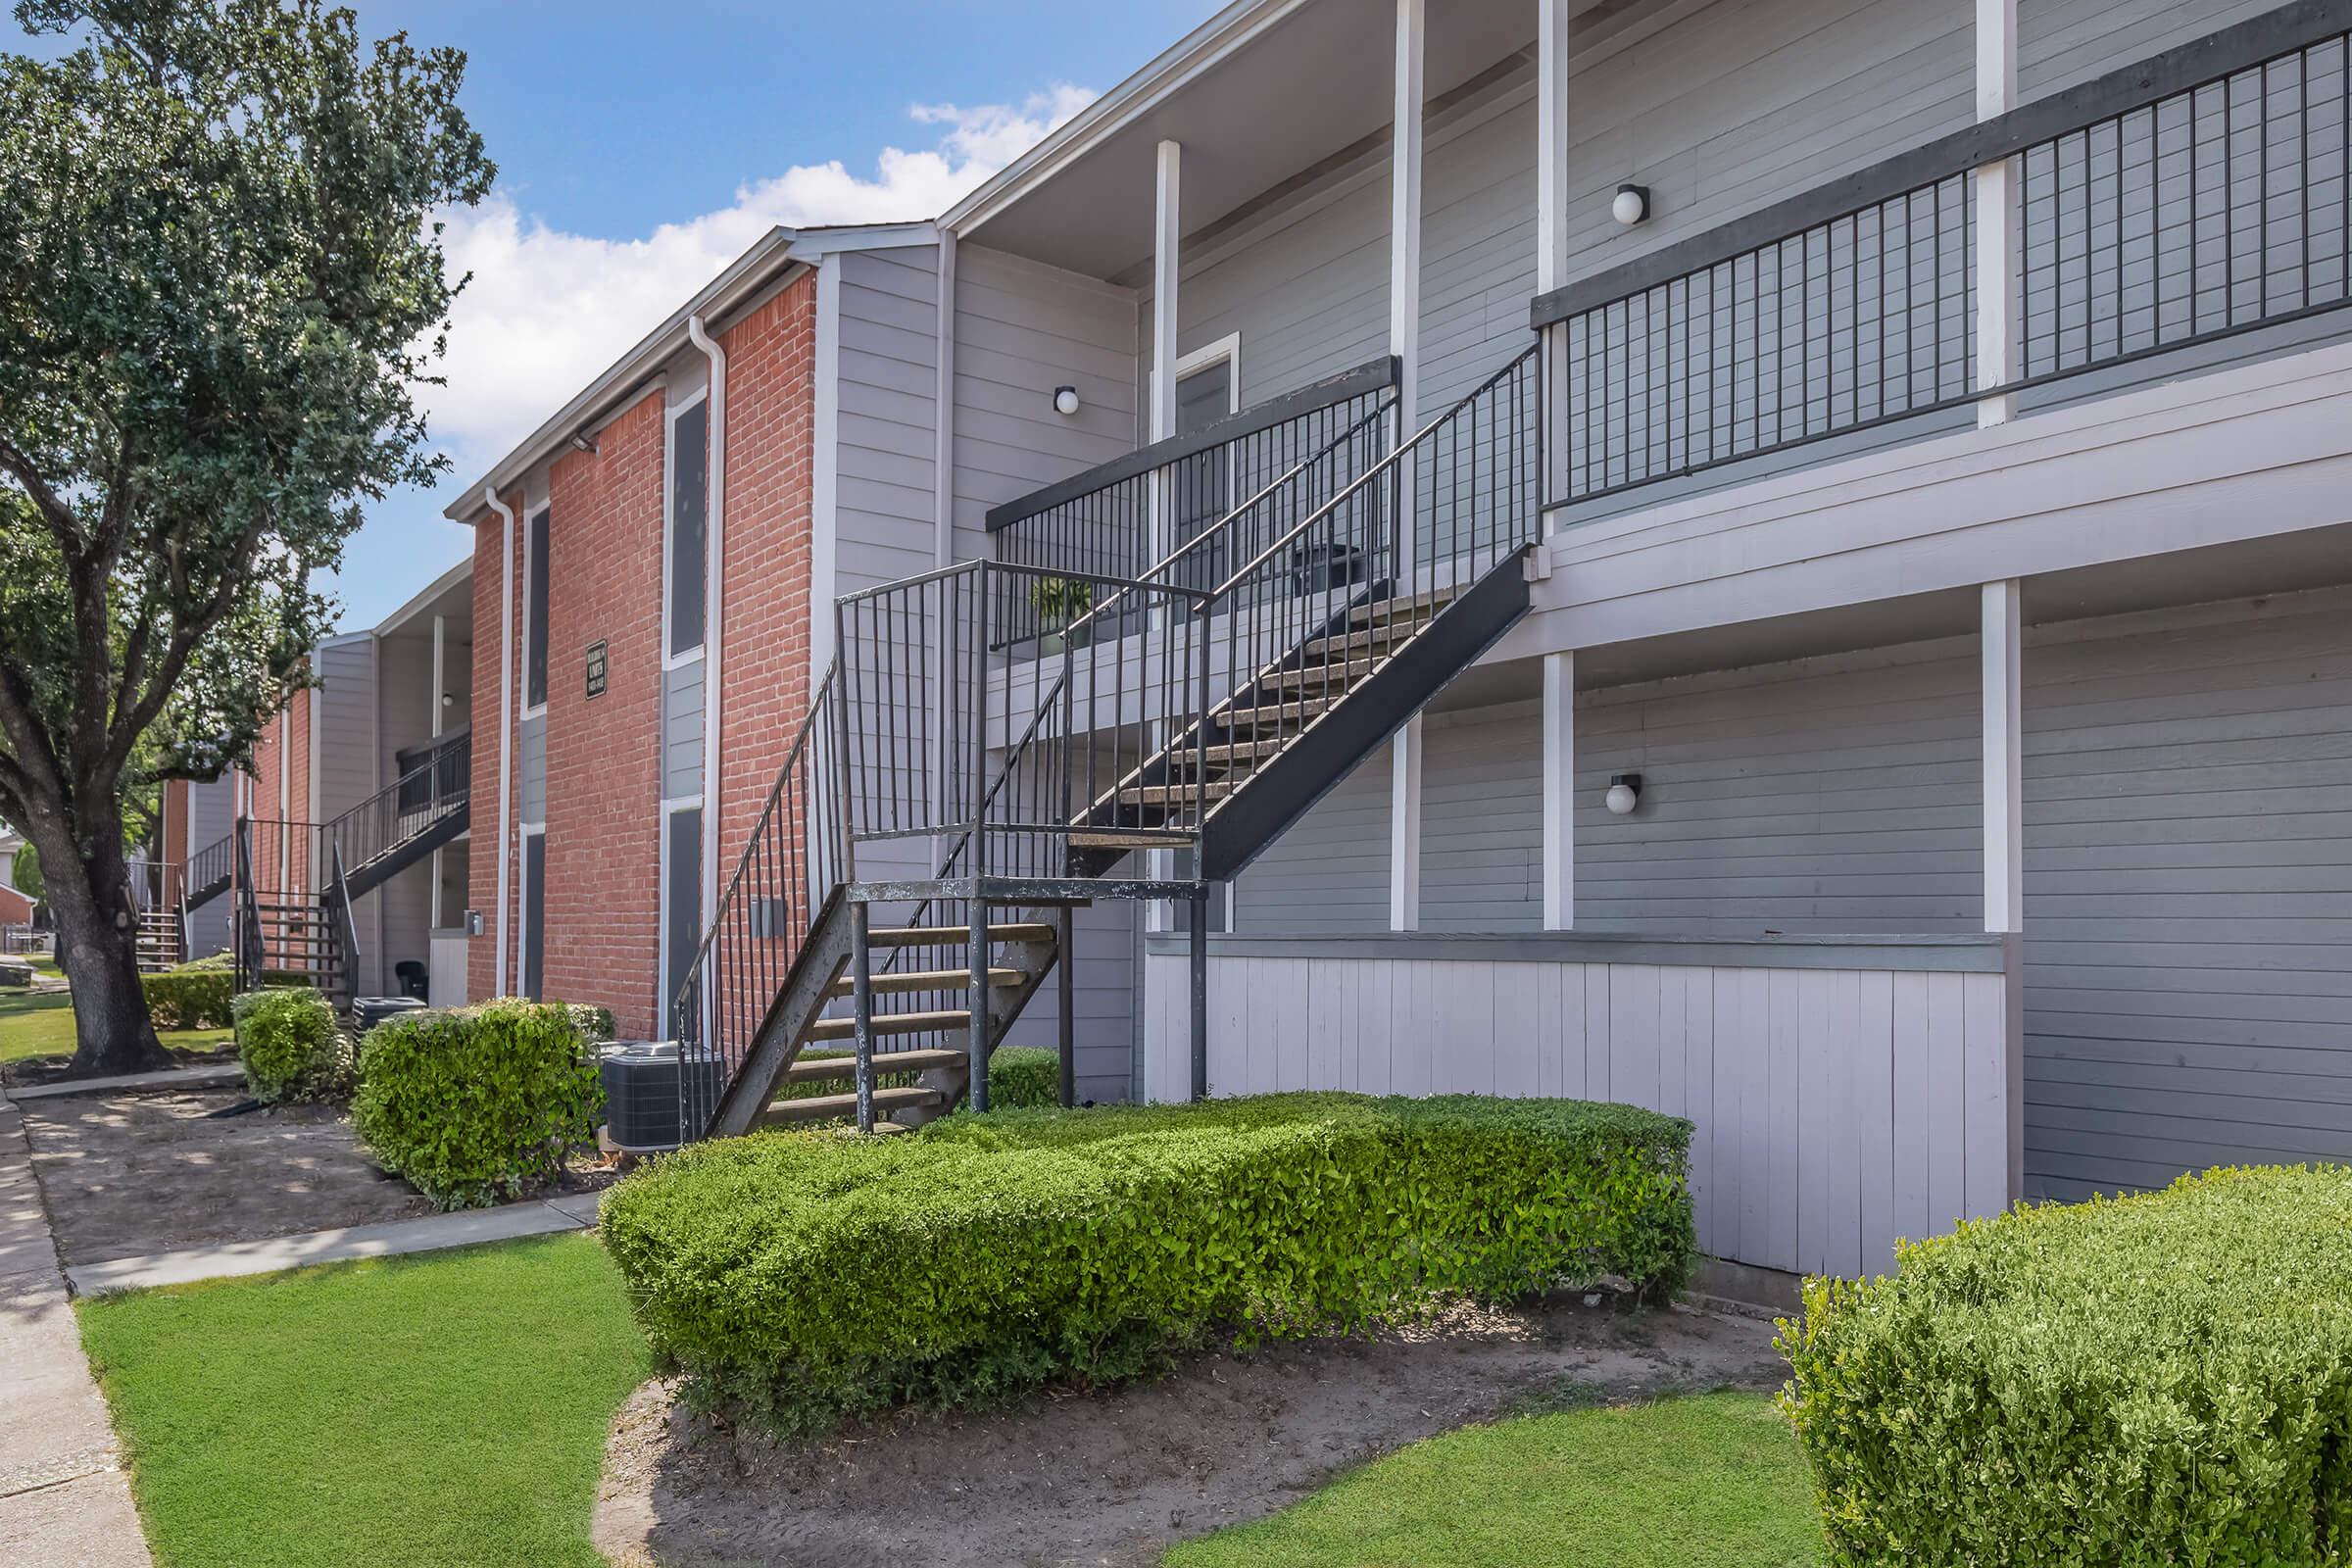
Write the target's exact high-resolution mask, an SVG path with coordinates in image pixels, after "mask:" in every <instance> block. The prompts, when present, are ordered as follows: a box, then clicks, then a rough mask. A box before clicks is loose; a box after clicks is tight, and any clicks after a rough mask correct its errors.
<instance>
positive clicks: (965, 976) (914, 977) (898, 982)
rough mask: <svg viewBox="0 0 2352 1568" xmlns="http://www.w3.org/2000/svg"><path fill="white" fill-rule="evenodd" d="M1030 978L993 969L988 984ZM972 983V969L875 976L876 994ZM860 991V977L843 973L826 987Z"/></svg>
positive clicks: (841, 992)
mask: <svg viewBox="0 0 2352 1568" xmlns="http://www.w3.org/2000/svg"><path fill="white" fill-rule="evenodd" d="M1028 978H1029V974H1028V971H1027V970H1024V969H1001V968H1000V969H991V970H989V971H988V983H989V984H990V985H992V986H1005V987H1010V986H1017V985H1019V984H1020V983H1021V982H1022V981H1024V980H1026V979H1028ZM971 982H972V971H971V970H969V969H915V970H910V971H908V972H907V973H905V974H890V973H882V974H877V975H875V976H874V977H873V987H874V995H876V996H880V997H894V996H906V995H907V994H908V993H909V992H915V991H961V990H963V989H964V988H965V987H966V986H968V985H970V984H971ZM857 994H858V982H857V979H856V977H854V976H851V975H846V974H845V975H843V976H842V977H841V978H840V979H838V980H836V981H834V982H833V983H832V984H831V985H829V986H827V987H825V995H826V996H827V997H828V998H839V997H851V996H856V995H857Z"/></svg>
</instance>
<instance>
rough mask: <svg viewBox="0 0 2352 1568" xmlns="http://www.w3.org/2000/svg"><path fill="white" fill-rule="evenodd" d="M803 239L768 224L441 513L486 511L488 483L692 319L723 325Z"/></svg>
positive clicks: (678, 335)
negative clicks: (729, 262) (484, 500)
mask: <svg viewBox="0 0 2352 1568" xmlns="http://www.w3.org/2000/svg"><path fill="white" fill-rule="evenodd" d="M799 238H800V236H799V235H798V234H797V233H796V232H795V231H794V230H792V229H789V228H784V227H781V226H779V227H776V228H771V229H769V230H768V231H767V232H766V234H764V235H762V236H761V237H760V241H759V242H758V243H757V244H755V245H753V246H752V248H751V249H749V250H747V251H745V252H744V253H743V254H742V255H741V256H739V257H737V258H736V259H735V261H734V262H733V264H732V265H730V266H729V267H728V268H727V270H725V271H723V272H721V273H719V274H718V276H716V277H714V278H712V279H711V281H710V282H709V283H707V284H705V285H704V286H703V288H702V289H701V290H700V291H699V292H698V293H696V294H695V296H694V297H693V298H692V299H690V300H688V301H687V302H686V303H685V304H684V305H681V306H680V307H678V309H677V310H676V311H675V312H673V313H671V315H670V317H669V319H667V320H665V321H663V322H662V324H661V325H660V326H658V327H655V328H654V329H653V331H651V332H649V333H647V334H646V335H645V336H644V337H643V338H641V339H639V340H638V342H637V346H636V347H634V348H632V349H630V350H629V351H628V353H626V354H624V355H622V356H621V357H620V358H619V359H617V360H615V361H613V364H612V365H611V366H610V367H609V368H607V369H606V370H605V372H604V373H603V374H602V375H599V376H598V377H597V378H596V379H595V380H593V381H591V382H589V383H588V385H587V386H586V387H584V388H582V389H581V391H580V392H579V393H578V395H577V396H575V397H573V398H572V399H571V401H570V402H568V403H566V404H564V407H562V408H561V409H559V410H557V411H556V413H555V415H554V417H551V418H549V419H548V420H547V422H546V423H544V424H542V425H540V426H539V428H538V429H536V430H533V431H532V432H531V433H530V435H528V436H527V437H525V438H524V439H523V441H522V444H521V445H519V446H517V447H516V448H515V450H514V451H512V452H510V453H508V454H507V455H506V456H505V457H504V458H502V459H500V460H499V462H498V463H497V464H496V465H495V466H492V467H491V469H490V471H489V472H488V473H485V474H483V475H482V476H481V477H480V478H478V479H476V480H474V481H473V482H472V483H471V484H469V485H466V487H464V488H463V489H461V490H460V491H458V493H457V495H458V499H456V500H455V501H452V502H451V503H450V504H449V506H448V508H447V509H446V510H445V511H443V512H442V514H441V515H443V516H444V517H447V518H448V519H449V520H450V521H452V522H471V521H473V520H474V519H475V518H476V517H478V516H479V515H481V512H482V510H483V508H482V503H481V495H482V491H483V489H484V487H492V488H495V489H497V490H499V491H500V492H502V493H503V492H505V491H506V490H507V489H508V488H509V487H510V486H512V485H513V484H514V483H515V480H516V479H517V478H519V477H521V476H522V475H523V474H524V473H526V472H528V471H529V470H530V469H531V468H532V467H533V466H536V465H537V464H538V463H539V462H540V461H541V460H542V459H544V458H546V457H547V456H549V455H550V454H551V453H553V452H554V451H555V450H556V449H557V448H559V447H561V446H562V445H563V444H564V442H566V441H568V440H570V439H571V437H572V435H573V434H574V433H575V432H577V431H578V430H579V429H580V428H581V427H582V426H583V425H586V424H590V423H592V422H594V420H595V419H596V417H597V416H598V414H599V413H600V412H601V409H602V406H603V405H604V404H605V403H607V402H608V401H610V400H612V399H613V398H614V397H616V396H624V395H625V394H626V392H627V391H628V390H631V389H632V388H633V383H635V382H636V381H638V380H639V379H641V378H643V377H644V376H646V375H648V374H650V373H652V372H653V371H654V370H655V369H656V368H659V367H661V366H662V365H663V364H665V363H667V362H668V361H669V360H670V359H671V358H672V357H673V356H675V355H676V354H678V353H679V352H680V351H681V350H682V349H684V348H685V347H686V346H687V338H686V321H687V319H688V318H690V317H694V316H701V317H702V318H703V319H704V321H705V322H706V323H708V324H711V326H712V329H713V330H722V329H723V328H722V327H720V326H719V325H718V323H720V322H722V321H724V319H725V317H726V314H727V310H728V308H729V307H730V306H732V305H734V304H736V303H739V302H740V301H742V300H743V299H744V298H746V297H747V296H748V295H750V294H752V293H755V292H757V291H758V290H760V288H762V287H763V286H765V285H766V284H767V283H768V282H769V281H770V280H771V279H773V278H775V277H777V276H778V275H779V274H780V273H782V272H783V271H784V270H786V269H787V268H789V267H790V266H791V265H793V264H794V262H795V261H796V260H798V258H797V257H796V255H795V248H796V246H797V245H798V243H799ZM803 265H806V264H803Z"/></svg>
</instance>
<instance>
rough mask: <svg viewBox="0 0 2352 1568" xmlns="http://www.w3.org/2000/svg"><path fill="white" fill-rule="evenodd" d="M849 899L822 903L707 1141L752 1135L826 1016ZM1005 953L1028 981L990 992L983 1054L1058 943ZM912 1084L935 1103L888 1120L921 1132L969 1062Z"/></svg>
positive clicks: (1047, 968) (840, 896) (845, 952)
mask: <svg viewBox="0 0 2352 1568" xmlns="http://www.w3.org/2000/svg"><path fill="white" fill-rule="evenodd" d="M849 897H850V896H849V894H848V892H847V890H846V889H843V888H836V889H834V891H833V893H832V894H831V895H830V896H829V897H828V898H827V899H826V901H825V904H824V906H823V907H822V909H821V910H820V911H819V913H818V916H817V922H816V925H815V926H814V927H813V928H812V929H811V930H810V932H809V941H808V943H807V945H806V946H805V947H803V949H802V950H801V956H800V958H799V959H798V960H797V961H796V962H795V963H794V964H793V968H792V973H791V974H790V975H789V976H787V977H786V979H785V982H784V985H783V987H782V989H781V990H779V991H778V992H777V994H776V999H775V1001H774V1002H773V1003H772V1004H771V1005H769V1007H768V1010H767V1014H766V1016H765V1017H764V1018H762V1019H761V1020H760V1031H759V1033H758V1034H757V1035H756V1036H754V1039H753V1045H752V1049H751V1051H750V1052H749V1053H747V1054H746V1055H745V1057H744V1063H743V1067H742V1069H741V1070H740V1071H738V1072H737V1073H736V1074H735V1076H734V1078H733V1081H732V1082H730V1083H729V1084H728V1085H727V1088H726V1090H725V1091H724V1092H723V1093H722V1094H721V1095H720V1096H719V1101H718V1108H717V1111H716V1113H715V1114H714V1115H713V1116H712V1117H711V1127H710V1131H709V1132H708V1133H706V1134H705V1136H706V1137H711V1138H732V1137H738V1136H740V1135H742V1134H744V1133H748V1132H751V1131H753V1130H755V1129H756V1128H758V1127H759V1125H760V1113H761V1112H762V1111H764V1110H765V1109H766V1108H767V1107H768V1105H769V1104H771V1103H773V1102H774V1101H775V1098H776V1094H777V1092H778V1091H779V1090H781V1089H782V1088H783V1086H784V1075H785V1074H786V1073H787V1072H789V1071H791V1069H792V1064H793V1063H794V1062H795V1061H798V1060H799V1059H800V1055H801V1051H802V1049H803V1048H804V1047H805V1046H807V1045H808V1043H809V1030H810V1029H812V1028H814V1027H815V1025H816V1023H817V1021H818V1020H819V1019H821V1018H823V1017H824V1016H825V1008H826V1005H827V1004H828V1002H829V1001H830V1000H832V999H829V998H827V997H826V995H825V993H826V992H827V991H828V990H830V989H831V988H832V986H833V984H834V983H835V982H836V981H838V980H839V979H840V978H841V977H842V974H843V972H844V971H845V970H847V969H848V968H849V964H850V959H851V957H852V949H851V942H850V918H849V909H848V907H847V906H848V904H849ZM1004 949H1005V955H1006V956H1007V957H1008V958H1010V959H1011V960H1012V962H1013V963H1014V965H1015V966H1016V967H1018V968H1019V969H1020V970H1021V971H1022V973H1023V974H1024V975H1025V976H1026V977H1027V978H1025V979H1024V980H1023V981H1022V983H1021V984H1020V985H1018V986H1003V987H998V986H991V987H989V988H988V999H989V1000H988V1013H989V1025H988V1049H989V1051H990V1052H992V1053H993V1052H994V1051H995V1050H996V1049H997V1047H998V1046H999V1045H1000V1044H1002V1043H1003V1041H1004V1039H1005V1034H1006V1033H1007V1032H1008V1031H1009V1030H1010V1029H1011V1028H1012V1025H1013V1024H1014V1022H1015V1021H1017V1020H1018V1019H1019V1017H1020V1015H1021V1012H1022V1010H1023V1009H1024V1008H1026V1007H1027V1006H1028V1005H1029V999H1030V998H1032V997H1034V996H1036V995H1037V989H1038V987H1039V986H1041V985H1043V984H1044V983H1045V981H1046V979H1047V977H1048V976H1049V975H1051V974H1052V973H1053V966H1054V962H1056V961H1058V960H1059V954H1058V952H1057V951H1056V944H1054V943H1051V942H1007V943H1005V944H1004ZM888 1055H889V1054H888V1053H887V1052H877V1053H876V1054H875V1058H876V1068H875V1070H876V1072H877V1073H879V1072H883V1071H887V1070H888V1068H887V1066H886V1065H884V1063H886V1061H887V1059H888ZM915 1082H916V1084H917V1085H919V1086H920V1087H922V1088H924V1089H930V1090H935V1091H937V1092H938V1093H939V1094H940V1095H941V1097H942V1099H941V1103H939V1104H937V1105H926V1106H917V1107H913V1108H911V1109H908V1110H906V1111H903V1112H901V1113H899V1114H898V1115H896V1116H894V1117H893V1118H892V1119H893V1120H894V1121H896V1122H898V1123H899V1124H900V1125H901V1126H906V1127H919V1126H921V1125H922V1124H923V1123H924V1122H927V1121H931V1120H933V1119H935V1118H937V1117H940V1116H944V1115H946V1114H947V1113H948V1112H950V1111H952V1110H954V1109H955V1108H956V1106H957V1105H958V1104H960V1103H962V1102H963V1098H964V1096H965V1094H966V1093H967V1092H968V1091H969V1090H970V1088H971V1064H970V1061H969V1059H968V1057H967V1059H966V1061H965V1063H964V1064H963V1065H962V1066H960V1067H934V1068H932V1069H930V1070H928V1071H926V1072H924V1073H922V1074H921V1075H919V1076H918V1077H917V1078H916V1079H915Z"/></svg>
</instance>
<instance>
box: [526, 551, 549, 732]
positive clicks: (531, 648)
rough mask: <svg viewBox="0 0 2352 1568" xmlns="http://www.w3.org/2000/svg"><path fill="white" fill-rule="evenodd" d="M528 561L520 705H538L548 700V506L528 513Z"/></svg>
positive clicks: (530, 706)
mask: <svg viewBox="0 0 2352 1568" xmlns="http://www.w3.org/2000/svg"><path fill="white" fill-rule="evenodd" d="M530 550H531V565H530V574H529V576H528V577H526V578H525V579H524V581H525V588H524V599H523V624H524V630H525V635H524V639H523V640H524V643H525V645H526V646H527V649H528V655H527V662H526V663H525V665H524V672H525V673H524V686H523V699H522V702H523V706H524V707H525V708H537V707H538V706H539V705H540V704H542V703H544V702H546V701H547V509H546V508H545V507H541V508H540V509H539V510H538V511H537V512H535V513H533V514H532V515H531V539H530Z"/></svg>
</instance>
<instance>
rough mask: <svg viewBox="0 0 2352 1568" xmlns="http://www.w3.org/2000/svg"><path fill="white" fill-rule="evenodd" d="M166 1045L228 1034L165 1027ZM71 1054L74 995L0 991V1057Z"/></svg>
mask: <svg viewBox="0 0 2352 1568" xmlns="http://www.w3.org/2000/svg"><path fill="white" fill-rule="evenodd" d="M157 1038H159V1039H160V1040H162V1041H163V1043H164V1044H165V1045H167V1046H187V1047H190V1048H194V1047H199V1046H211V1045H218V1044H220V1043H221V1041H223V1040H226V1039H227V1038H228V1031H227V1030H225V1029H166V1030H163V1031H161V1032H160V1033H159V1035H158V1036H157ZM72 1054H73V998H72V997H70V996H68V995H67V994H66V993H65V992H63V991H50V992H44V993H41V994H39V995H35V994H33V993H31V992H26V991H18V992H0V1061H21V1060H23V1059H24V1058H25V1057H27V1056H70V1055H72Z"/></svg>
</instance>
